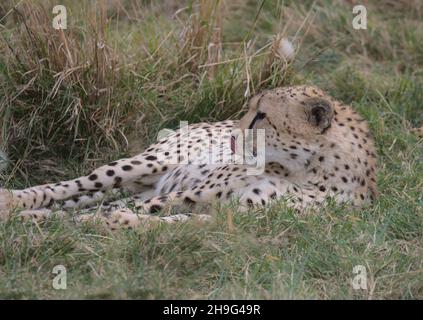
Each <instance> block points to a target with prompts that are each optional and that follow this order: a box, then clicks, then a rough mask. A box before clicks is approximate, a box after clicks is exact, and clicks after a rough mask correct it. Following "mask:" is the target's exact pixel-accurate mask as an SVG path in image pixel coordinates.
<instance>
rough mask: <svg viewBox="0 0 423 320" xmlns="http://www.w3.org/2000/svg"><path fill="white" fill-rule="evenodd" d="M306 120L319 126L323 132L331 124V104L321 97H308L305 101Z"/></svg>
mask: <svg viewBox="0 0 423 320" xmlns="http://www.w3.org/2000/svg"><path fill="white" fill-rule="evenodd" d="M305 106H306V113H307V116H308V120H309V121H310V123H311V124H312V125H313V126H316V127H319V128H320V129H321V132H322V133H323V132H324V131H325V130H326V129H328V128H329V127H330V125H331V122H332V118H333V107H332V104H331V103H330V102H329V101H328V100H326V99H322V98H310V99H307V100H306V101H305Z"/></svg>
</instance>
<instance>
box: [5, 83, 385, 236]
mask: <svg viewBox="0 0 423 320" xmlns="http://www.w3.org/2000/svg"><path fill="white" fill-rule="evenodd" d="M235 128H239V129H248V128H250V129H252V130H256V129H265V145H266V149H265V169H264V172H263V173H262V174H260V175H248V174H247V170H248V166H247V165H241V164H228V163H219V162H218V163H215V164H207V162H206V161H205V160H206V159H207V157H210V154H213V155H219V156H226V155H227V156H230V155H232V150H231V147H230V139H231V135H232V133H233V132H234V129H235ZM216 132H218V135H217V136H219V137H221V138H222V141H223V142H224V143H221V144H220V143H219V142H218V141H215V138H214V137H216V135H215V133H216ZM182 137H184V138H187V140H185V141H186V142H181V141H183V140H181V138H182ZM209 140H210V141H209ZM206 142H210V145H208V144H207V143H206ZM183 150H185V151H187V153H184V152H182V151H183ZM158 153H160V154H162V155H163V156H164V159H163V158H160V160H159V159H158V157H157V154H158ZM184 154H188V155H189V159H184ZM175 163H179V164H175ZM375 174H376V154H375V147H374V143H373V139H372V136H371V134H370V133H369V129H368V125H367V123H366V121H365V120H364V119H363V118H362V117H361V116H360V115H359V114H357V113H356V112H355V111H354V110H353V109H352V108H350V107H349V106H346V105H343V104H342V103H340V102H338V101H336V100H335V99H333V98H332V97H330V96H328V95H327V94H325V93H324V92H323V91H321V90H320V89H318V88H315V87H311V86H298V87H287V88H276V89H273V90H268V91H265V92H263V93H261V94H258V95H256V96H254V97H253V98H252V99H251V100H250V102H249V111H248V113H247V114H246V115H245V116H244V117H243V118H242V119H241V120H239V121H233V120H226V121H222V122H216V123H213V124H208V123H200V124H193V125H190V126H189V127H188V131H187V132H185V131H184V132H183V131H182V130H181V129H180V130H178V131H176V132H175V133H173V134H171V135H170V136H168V137H166V138H163V139H161V140H159V141H158V142H157V143H155V144H153V145H152V146H151V147H150V148H148V149H147V150H145V151H144V152H142V153H141V154H139V155H136V156H135V157H132V158H128V159H120V160H117V161H114V162H112V163H109V164H107V165H105V166H102V167H100V168H98V169H96V170H94V171H93V172H91V173H90V174H88V175H87V176H84V177H80V178H77V179H74V180H70V181H62V182H59V183H56V184H46V185H41V186H35V187H31V188H27V189H24V190H10V191H9V190H5V189H2V190H0V211H3V212H9V211H10V210H11V209H12V208H14V207H19V208H24V209H25V210H24V211H23V212H22V214H23V215H24V216H30V217H35V218H40V217H45V216H47V215H48V214H50V211H49V210H48V209H43V210H41V211H40V210H37V209H40V208H48V207H49V206H50V205H51V204H52V203H53V202H57V201H62V200H63V201H64V203H63V205H62V208H65V209H66V208H72V207H89V206H90V205H92V204H94V203H95V202H98V200H100V199H102V198H103V197H104V195H105V191H107V190H118V189H122V188H126V189H129V190H130V191H132V193H135V195H133V196H131V197H129V198H128V199H125V200H124V201H122V200H118V201H113V202H110V203H103V205H102V207H101V210H102V214H101V217H102V219H104V221H105V222H106V223H107V224H108V225H109V226H110V227H111V228H112V229H114V228H116V227H118V226H124V227H135V226H137V225H139V224H140V223H141V222H142V221H146V220H149V219H150V220H159V221H168V222H171V221H174V220H185V219H187V218H188V217H189V215H188V214H179V215H175V216H171V217H158V216H154V215H151V213H154V212H156V211H160V210H161V209H163V208H164V207H165V206H167V205H168V204H172V205H181V204H191V205H197V204H200V203H204V204H210V203H212V202H214V201H219V202H227V201H231V199H233V198H237V199H239V202H240V206H241V208H248V207H252V206H256V205H258V206H263V205H266V204H268V203H269V202H271V201H273V200H274V199H279V198H285V199H287V202H288V204H289V205H291V206H293V207H295V208H297V209H299V210H303V209H305V208H310V207H313V206H316V205H319V204H321V203H322V202H323V201H324V200H325V199H327V198H328V197H333V198H334V199H335V200H336V201H337V202H338V203H342V202H349V203H351V205H353V206H362V205H364V204H366V203H369V202H370V201H371V200H372V199H373V198H374V197H375V196H376V195H377V190H376V181H375ZM128 202H129V203H130V204H131V205H132V206H129V207H130V208H134V209H133V210H130V209H128ZM34 210H35V211H34ZM85 212H86V214H85V215H83V216H81V219H82V220H84V219H90V217H92V216H94V215H93V214H92V210H91V209H85ZM203 218H206V216H204V217H203Z"/></svg>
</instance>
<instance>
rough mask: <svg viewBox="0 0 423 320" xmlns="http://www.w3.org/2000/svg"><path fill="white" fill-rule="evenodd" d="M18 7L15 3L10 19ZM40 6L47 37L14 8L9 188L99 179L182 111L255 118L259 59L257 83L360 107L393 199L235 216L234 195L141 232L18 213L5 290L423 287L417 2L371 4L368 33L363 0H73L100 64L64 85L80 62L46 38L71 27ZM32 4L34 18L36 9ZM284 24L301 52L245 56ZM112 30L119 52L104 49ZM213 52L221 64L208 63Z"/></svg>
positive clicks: (3, 94) (269, 294)
mask: <svg viewBox="0 0 423 320" xmlns="http://www.w3.org/2000/svg"><path fill="white" fill-rule="evenodd" d="M13 3H16V2H15V1H6V2H4V4H1V5H0V16H3V15H5V14H6V13H8V12H9V9H10V8H12V4H13ZM38 3H41V4H42V5H43V7H44V10H45V14H44V15H43V14H42V12H43V11H42V10H41V9H40V10H41V11H40V12H41V13H40V15H39V16H37V17H35V18H33V19H34V20H31V19H32V18H28V20H26V24H27V28H29V30H32V32H33V34H35V35H37V40H35V41H32V40H31V38H30V37H29V36H28V33H26V32H27V31H25V24H23V22H22V20H21V18H19V14H18V13H16V12H14V11H11V12H9V14H8V15H7V17H6V18H4V19H1V18H0V24H1V26H0V27H1V28H0V36H1V37H0V117H1V118H0V121H1V124H2V130H1V133H0V149H2V150H3V151H4V152H5V153H6V154H7V155H8V158H9V160H8V167H7V168H6V169H4V170H3V171H1V172H0V181H1V185H2V186H7V187H13V188H22V187H25V186H29V185H33V184H38V183H46V182H57V181H58V180H61V179H65V178H70V177H75V176H78V175H81V174H84V173H86V172H88V171H89V170H90V169H92V168H94V167H95V166H97V165H100V164H103V163H105V162H106V161H108V160H110V159H115V158H118V157H121V156H126V155H129V154H134V153H136V152H137V151H140V150H142V149H143V148H144V147H145V146H147V145H148V144H149V143H150V142H151V141H153V140H154V138H155V134H156V133H157V132H158V130H159V129H161V128H164V127H170V128H176V127H177V126H178V121H179V120H188V121H190V122H196V121H202V120H209V121H213V120H220V119H226V118H228V117H229V118H236V117H239V115H240V114H241V112H242V110H245V108H244V106H245V101H246V99H245V97H244V92H245V90H246V83H247V82H246V80H247V72H246V70H249V75H250V76H251V77H250V78H249V79H250V88H251V91H252V92H254V91H255V92H257V91H260V90H262V89H265V88H271V87H275V86H280V85H290V84H305V83H308V84H315V85H317V86H319V87H321V88H323V89H324V90H326V91H327V92H328V93H329V94H331V95H333V96H334V97H336V98H338V99H340V100H342V101H344V102H346V103H350V104H351V105H352V106H353V107H354V108H355V109H357V110H358V111H359V112H360V113H361V114H362V115H363V116H364V117H365V118H366V119H367V120H368V121H369V123H370V126H371V129H372V132H373V134H374V136H375V139H376V144H377V148H378V153H379V174H378V187H379V190H380V192H381V196H380V198H379V199H378V200H377V201H376V202H375V203H374V205H372V206H371V207H370V208H365V209H362V210H351V209H350V208H346V207H340V206H335V205H328V206H327V207H325V208H322V210H321V212H320V213H319V214H316V215H313V216H300V215H298V214H296V213H294V212H293V211H291V210H289V209H287V208H286V207H285V206H284V204H283V202H281V203H279V204H277V205H274V206H272V207H270V208H266V209H262V210H257V211H251V212H249V213H243V214H241V213H235V214H234V215H233V224H231V223H230V218H229V216H228V212H232V211H236V208H226V207H225V208H216V217H215V218H214V219H213V221H212V222H211V223H209V224H206V225H204V224H202V225H201V226H199V225H198V224H197V223H195V222H188V223H185V224H180V225H177V226H175V225H171V226H169V225H161V226H157V227H154V228H151V229H148V230H143V231H140V232H132V231H122V232H116V233H109V232H105V231H102V230H99V228H97V227H96V226H88V225H87V226H76V225H75V224H74V223H73V222H72V221H71V219H64V220H63V219H58V218H56V219H53V220H51V221H48V222H47V223H46V224H44V225H41V226H37V225H33V224H31V223H22V222H20V221H18V220H14V219H12V220H8V221H2V222H1V223H0V298H7V299H22V298H38V299H40V298H47V299H55V298H131V299H132V298H141V299H145V298H149V299H153V298H171V299H179V298H188V299H195V298H208V299H218V298H223V299H224V298H258V299H276V298H290V299H292V298H295V299H296V298H314V299H419V298H420V299H421V298H423V246H422V244H423V241H422V238H423V234H422V231H423V209H422V208H423V196H422V194H423V193H422V190H423V147H422V140H421V139H420V140H419V139H418V138H417V137H415V136H413V135H412V134H410V132H409V131H410V129H411V128H412V127H413V126H417V125H420V124H421V123H422V122H423V105H422V101H423V47H422V44H423V41H422V40H423V6H422V5H421V4H419V2H417V1H416V2H414V4H411V3H412V2H408V1H405V0H404V1H385V2H383V3H382V2H381V3H379V2H372V3H373V4H368V5H367V9H368V19H369V21H368V29H367V30H354V29H353V28H352V26H351V22H352V18H353V15H352V7H351V5H350V4H349V3H350V2H349V1H345V2H336V3H335V2H334V3H332V2H331V1H316V2H312V1H305V2H301V4H299V2H297V1H270V0H268V1H264V3H263V4H262V3H261V1H257V2H256V1H246V2H245V1H223V4H224V5H223V9H222V12H221V14H220V15H219V13H218V11H216V8H213V6H212V7H211V8H208V7H207V6H205V8H206V9H207V10H211V11H210V12H211V13H210V14H209V15H207V17H208V18H207V19H205V20H204V19H203V20H202V19H198V17H197V16H196V15H194V16H192V15H191V14H192V13H195V12H196V10H197V9H196V7H195V6H194V7H193V8H192V9H190V2H184V1H176V0H174V1H166V4H157V3H156V2H155V1H154V2H151V1H124V0H122V1H116V3H115V4H112V5H110V6H109V7H107V8H105V7H103V6H101V5H98V6H97V7H95V6H94V5H93V2H90V1H81V2H79V1H78V2H73V1H64V4H65V5H67V6H68V14H69V17H70V18H69V19H68V24H69V28H70V29H69V30H68V31H66V33H65V36H66V37H67V39H68V41H69V42H70V43H74V44H78V43H79V46H80V47H72V49H71V50H72V54H73V55H74V56H73V57H74V60H75V61H77V62H75V63H76V64H82V62H83V61H86V60H88V61H94V60H95V58H96V57H97V59H99V60H98V61H100V62H98V64H97V65H94V64H91V65H87V66H85V67H83V68H81V69H78V71H75V73H74V76H73V77H69V78H66V79H65V81H64V82H63V83H62V84H59V85H58V86H57V88H58V90H57V92H56V94H55V95H52V94H51V92H53V89H54V88H55V84H57V79H58V78H57V76H58V74H59V73H60V72H61V71H63V70H69V68H70V67H69V61H68V57H66V55H64V54H63V52H62V51H60V50H58V51H57V52H56V51H54V50H52V49H51V48H50V51H49V50H47V48H48V46H47V45H46V43H48V42H47V40H48V39H53V40H54V41H53V40H52V41H53V43H56V44H60V38H59V37H58V35H57V34H55V33H54V32H51V31H50V32H49V33H45V30H49V29H43V28H44V27H45V26H49V25H50V21H49V20H48V19H47V20H46V21H47V22H45V24H42V23H40V21H41V20H42V19H44V18H45V16H46V15H47V17H51V15H49V12H51V5H52V2H49V1H38ZM117 3H120V4H121V5H118V4H117ZM186 6H187V7H188V9H187V10H186V11H183V12H181V13H180V14H178V19H175V18H172V15H173V14H174V12H175V11H176V10H177V9H178V8H182V7H186ZM31 8H32V7H31ZM37 8H40V7H37ZM17 9H18V10H20V12H26V13H28V11H25V10H27V9H25V7H23V6H22V4H19V5H18V7H17ZM102 9H103V10H104V14H105V15H106V16H108V17H109V20H108V21H107V23H101V21H102V19H101V14H100V12H101V10H102ZM190 10H192V11H190ZM32 11H34V12H35V10H34V9H32ZM94 13H95V15H94ZM25 16H27V15H25ZM43 17H44V18H43ZM203 18H204V17H203ZM34 21H35V22H38V23H33V22H34ZM43 21H44V20H43ZM303 22H304V23H303ZM201 26H202V27H203V28H204V29H202V30H203V31H202V32H199V33H195V32H193V30H197V31H198V28H200V27H201ZM213 26H220V27H221V30H222V34H221V36H220V37H218V39H219V41H220V42H219V43H221V45H222V52H221V56H220V58H213V57H212V58H213V59H211V58H210V57H208V56H207V50H206V48H207V44H208V42H209V41H210V39H213V37H216V36H217V35H216V33H215V31H214V29H213ZM184 29H185V30H188V32H187V33H185V34H186V36H185V37H181V36H180V34H181V31H182V30H184ZM200 29H201V28H200ZM92 30H96V31H97V33H96V32H93V31H92ZM282 30H284V36H287V37H289V38H291V39H292V40H293V41H294V43H295V44H296V45H297V46H299V49H298V54H297V56H296V58H295V60H294V62H293V63H292V64H289V65H288V66H286V65H284V64H283V63H282V62H281V61H279V60H278V59H276V58H275V57H273V56H272V54H271V52H270V51H269V49H268V48H267V49H266V48H265V49H263V50H262V51H260V53H263V54H262V55H261V54H260V55H258V56H255V57H253V58H252V59H251V61H249V62H248V63H246V60H245V52H246V53H247V54H248V55H253V54H254V53H255V52H257V50H259V49H260V48H262V47H263V46H265V45H266V44H268V43H270V42H271V41H272V37H273V36H274V35H275V34H277V33H279V32H281V31H282ZM294 35H297V36H296V38H293V37H294ZM98 37H100V38H102V39H103V38H104V41H105V43H107V44H108V46H109V47H108V48H109V49H108V50H109V51H108V52H103V51H102V52H97V53H93V52H94V49H93V47H92V43H93V41H97V40H98ZM248 41H250V46H249V47H248V48H246V49H244V44H245V43H247V42H248ZM94 43H95V42H94ZM300 44H301V45H300ZM43 57H44V58H46V59H44V60H43V59H42V58H43ZM210 59H211V62H212V63H213V62H218V63H219V64H218V66H217V67H215V68H207V67H199V66H201V65H204V64H207V63H208V62H210V61H209V60H210ZM110 65H113V66H114V67H113V68H114V69H113V68H112V69H110V68H108V67H109V66H110ZM34 77H35V78H34ZM33 78H34V80H32V79H33ZM100 84H101V88H102V89H104V90H100V91H98V90H97V89H98V85H100ZM78 102H79V103H80V105H78V104H76V103H78ZM75 106H76V107H75ZM76 111H78V112H76ZM0 170H1V169H0ZM59 264H61V265H64V266H65V267H66V269H67V289H66V290H55V289H53V287H52V282H53V278H54V276H55V275H54V274H53V273H52V270H53V267H54V266H56V265H59ZM356 265H364V266H365V267H366V269H367V277H368V281H367V284H368V289H367V290H354V289H353V287H352V285H351V281H352V278H353V277H354V274H353V267H354V266H356Z"/></svg>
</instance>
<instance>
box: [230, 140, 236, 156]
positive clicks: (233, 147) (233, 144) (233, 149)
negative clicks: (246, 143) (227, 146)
mask: <svg viewBox="0 0 423 320" xmlns="http://www.w3.org/2000/svg"><path fill="white" fill-rule="evenodd" d="M235 143H236V139H235V137H234V136H231V150H232V153H235Z"/></svg>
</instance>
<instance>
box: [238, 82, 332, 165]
mask: <svg viewBox="0 0 423 320" xmlns="http://www.w3.org/2000/svg"><path fill="white" fill-rule="evenodd" d="M333 116H334V108H333V105H332V103H331V102H330V101H329V99H327V98H326V97H325V95H324V94H323V92H322V91H320V90H319V89H317V88H313V87H288V88H277V89H273V90H268V91H265V92H263V93H261V94H258V95H256V96H254V97H253V98H252V99H251V100H250V102H249V110H248V112H247V114H245V116H244V117H243V118H242V119H241V120H240V122H239V129H241V131H242V132H243V135H244V138H246V139H247V140H248V137H249V135H252V137H253V139H252V140H253V150H254V153H256V154H257V153H259V152H260V149H262V148H261V147H260V144H257V141H260V140H257V138H256V137H257V132H258V129H264V130H265V131H264V132H265V133H264V135H265V141H264V144H265V162H266V163H269V162H279V163H280V164H282V165H284V166H286V167H287V168H289V169H290V170H293V171H296V170H302V169H304V166H307V164H308V163H309V162H310V160H311V158H312V157H313V156H315V155H316V153H317V152H318V149H319V146H320V145H322V144H323V143H325V142H327V139H328V132H329V131H330V130H329V129H330V127H331V124H332V118H333ZM247 129H249V130H247Z"/></svg>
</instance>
